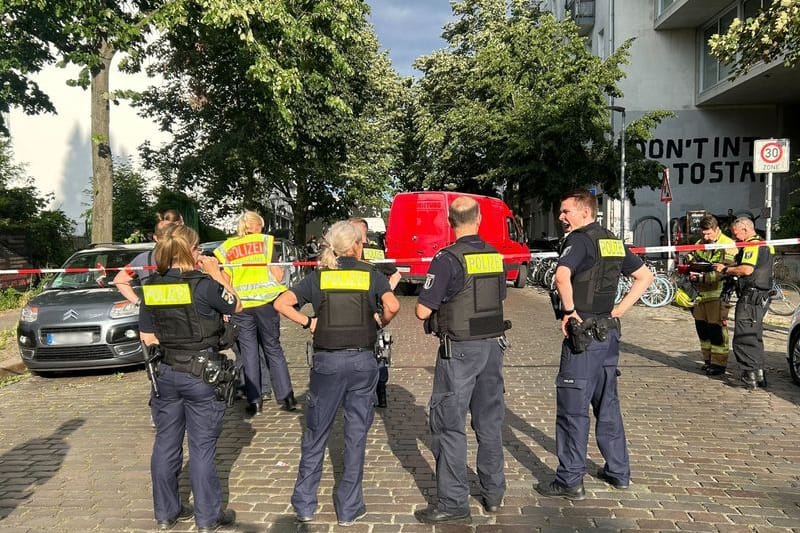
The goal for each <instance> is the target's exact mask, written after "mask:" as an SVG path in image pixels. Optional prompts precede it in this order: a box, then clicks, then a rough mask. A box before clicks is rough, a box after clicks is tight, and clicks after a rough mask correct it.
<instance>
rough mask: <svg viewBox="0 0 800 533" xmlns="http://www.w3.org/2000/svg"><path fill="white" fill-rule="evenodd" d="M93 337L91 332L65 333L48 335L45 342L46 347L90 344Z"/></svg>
mask: <svg viewBox="0 0 800 533" xmlns="http://www.w3.org/2000/svg"><path fill="white" fill-rule="evenodd" d="M93 340H94V335H93V334H92V332H91V331H70V332H65V333H48V334H47V336H46V337H45V342H46V343H47V345H48V346H57V345H70V344H91V343H92V341H93Z"/></svg>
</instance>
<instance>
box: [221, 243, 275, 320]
mask: <svg viewBox="0 0 800 533" xmlns="http://www.w3.org/2000/svg"><path fill="white" fill-rule="evenodd" d="M274 243H275V238H274V237H273V236H272V235H264V234H263V233H251V234H248V235H242V236H241V237H231V238H230V239H228V240H226V241H225V242H223V243H222V244H221V245H220V246H219V247H218V248H217V249H216V250H214V255H215V256H216V257H217V258H218V259H219V260H220V261H223V262H226V263H231V264H242V265H243V264H247V263H270V262H272V249H273V246H274ZM225 271H226V272H227V273H228V275H229V276H230V278H231V285H233V289H234V290H235V291H236V294H237V295H238V296H239V299H240V300H241V301H242V307H245V308H249V307H257V306H259V305H264V304H266V303H269V302H271V301H273V300H274V299H275V298H277V297H278V296H279V295H280V294H281V293H282V292H284V291H285V290H286V287H284V286H283V285H281V284H280V283H279V281H278V280H276V279H275V277H274V276H273V275H272V272H270V269H269V267H268V266H252V267H247V266H243V267H234V268H230V267H226V268H225Z"/></svg>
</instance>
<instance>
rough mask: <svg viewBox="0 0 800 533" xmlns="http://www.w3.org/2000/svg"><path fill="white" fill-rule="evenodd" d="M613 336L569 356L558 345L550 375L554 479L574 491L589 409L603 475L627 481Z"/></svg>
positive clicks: (616, 337) (581, 470) (565, 348)
mask: <svg viewBox="0 0 800 533" xmlns="http://www.w3.org/2000/svg"><path fill="white" fill-rule="evenodd" d="M618 362H619V332H618V331H617V330H616V329H612V330H609V332H608V338H607V339H606V340H605V341H603V342H599V341H597V340H595V341H592V343H591V344H590V345H589V347H588V348H587V349H586V351H584V352H583V353H579V354H574V353H572V351H571V350H570V349H569V346H568V345H567V343H566V342H564V344H563V346H562V348H561V364H560V367H559V371H558V376H557V377H556V453H557V454H558V469H556V480H557V481H559V482H560V483H562V484H564V485H566V486H568V487H575V486H577V485H578V484H580V482H581V481H582V480H583V476H584V474H585V473H586V448H587V446H588V442H589V406H590V405H591V406H592V409H593V411H594V416H595V418H596V422H595V437H596V439H597V447H598V448H599V449H600V453H602V454H603V458H604V459H605V460H606V464H605V467H604V469H605V471H606V473H607V474H608V475H609V476H610V477H612V478H613V479H615V480H618V481H620V482H622V483H628V482H629V481H630V477H631V470H630V463H629V461H628V448H627V444H626V442H625V428H624V427H623V425H622V412H621V411H620V405H619V398H618V397H617V363H618Z"/></svg>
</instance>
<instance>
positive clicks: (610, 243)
mask: <svg viewBox="0 0 800 533" xmlns="http://www.w3.org/2000/svg"><path fill="white" fill-rule="evenodd" d="M597 245H598V246H599V247H600V257H625V245H623V244H622V241H621V240H619V239H598V241H597Z"/></svg>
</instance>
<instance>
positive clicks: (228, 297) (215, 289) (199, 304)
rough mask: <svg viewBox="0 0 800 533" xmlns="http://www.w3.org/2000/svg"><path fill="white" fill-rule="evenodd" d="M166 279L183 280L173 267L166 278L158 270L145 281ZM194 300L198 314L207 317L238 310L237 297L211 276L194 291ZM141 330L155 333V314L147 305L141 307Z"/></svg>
mask: <svg viewBox="0 0 800 533" xmlns="http://www.w3.org/2000/svg"><path fill="white" fill-rule="evenodd" d="M161 279H166V280H169V281H170V282H173V281H174V282H176V283H180V282H181V271H180V270H178V269H177V268H171V269H169V270H168V271H167V273H166V275H165V276H164V278H162V277H161V276H160V275H159V274H158V272H156V273H155V274H153V275H152V276H150V277H149V278H148V280H147V282H145V284H147V283H152V282H153V281H157V280H161ZM192 301H193V302H194V305H195V309H197V314H199V315H201V316H204V317H206V318H211V317H213V316H214V313H215V312H216V313H220V314H223V315H232V314H233V313H234V312H236V298H235V297H234V296H233V295H232V294H231V293H229V292H228V291H227V290H225V287H223V286H222V285H220V284H219V283H217V282H216V281H214V280H213V279H211V278H209V277H208V276H204V277H203V278H202V279H201V280H200V281H199V282H198V283H197V287H196V288H195V291H194V293H192ZM139 331H141V332H142V333H153V314H152V313H151V312H150V309H149V308H148V307H147V306H146V305H144V304H143V305H142V306H141V307H140V308H139Z"/></svg>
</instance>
